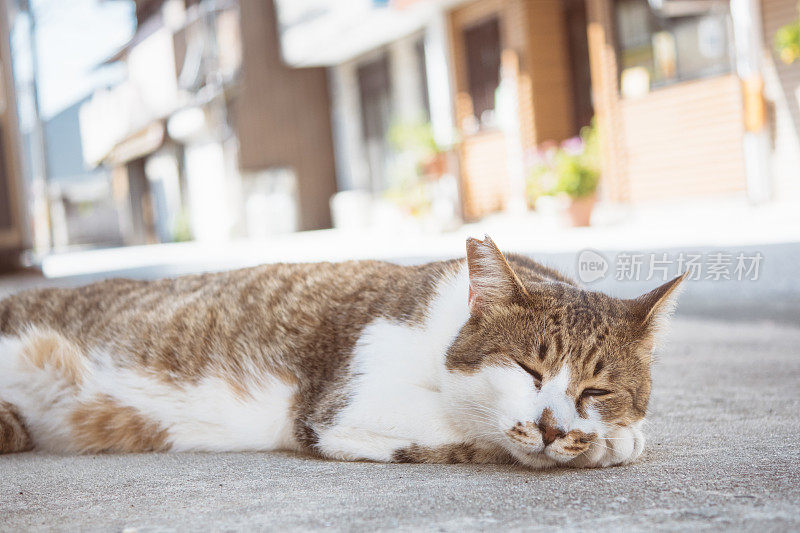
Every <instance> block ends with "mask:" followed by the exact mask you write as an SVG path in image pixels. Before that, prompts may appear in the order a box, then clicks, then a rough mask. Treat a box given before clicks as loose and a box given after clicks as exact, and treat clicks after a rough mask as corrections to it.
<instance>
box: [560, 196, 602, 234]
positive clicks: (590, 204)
mask: <svg viewBox="0 0 800 533" xmlns="http://www.w3.org/2000/svg"><path fill="white" fill-rule="evenodd" d="M596 203H597V195H596V194H592V195H590V196H584V197H583V198H570V202H569V205H568V206H567V213H568V214H569V219H570V221H571V222H572V225H573V226H574V227H584V226H588V225H589V223H590V222H591V219H592V209H594V204H596Z"/></svg>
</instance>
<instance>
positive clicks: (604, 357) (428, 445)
mask: <svg viewBox="0 0 800 533" xmlns="http://www.w3.org/2000/svg"><path fill="white" fill-rule="evenodd" d="M681 280H682V278H676V279H674V280H673V281H670V282H668V283H666V284H665V285H662V286H661V287H659V288H657V289H655V290H654V291H652V292H650V293H648V294H645V295H644V296H642V297H640V298H637V299H634V300H620V299H616V298H612V297H610V296H606V295H604V294H601V293H597V292H592V291H587V290H583V289H581V288H579V287H577V286H576V284H575V283H574V282H573V281H571V280H569V279H567V278H565V277H563V276H561V275H560V274H558V273H557V272H555V271H553V270H551V269H548V268H546V267H544V266H542V265H540V264H538V263H536V262H534V261H532V260H530V259H527V258H525V257H522V256H518V255H509V256H508V259H506V257H505V256H504V255H503V254H502V253H501V252H500V251H499V250H498V249H497V247H496V246H495V244H494V243H493V242H492V241H491V239H489V238H488V237H486V238H485V239H484V240H483V241H478V240H475V239H469V240H468V241H467V257H466V260H463V259H462V260H452V261H443V262H435V263H429V264H425V265H420V266H398V265H393V264H389V263H382V262H376V261H359V262H346V263H336V264H333V263H315V264H278V265H267V266H260V267H255V268H249V269H244V270H237V271H232V272H222V273H215V274H201V275H193V276H185V277H180V278H176V279H165V280H160V281H131V280H108V281H103V282H99V283H95V284H92V285H89V286H86V287H81V288H77V289H41V290H34V291H28V292H24V293H20V294H16V295H13V296H11V297H9V298H7V299H6V300H4V301H2V302H0V453H8V452H18V451H24V450H29V449H33V448H37V449H41V450H46V451H51V452H61V453H97V452H145V451H187V450H202V451H237V450H297V451H305V452H312V453H315V454H318V455H321V456H323V457H328V458H333V459H344V460H372V461H397V462H435V463H453V462H482V463H506V462H516V463H520V464H523V465H526V466H530V467H536V468H540V467H548V466H554V465H569V466H578V467H594V466H610V465H616V464H621V463H626V462H629V461H632V460H634V459H636V457H638V456H639V454H640V453H641V452H642V448H643V446H644V437H643V436H642V432H641V424H642V421H643V419H644V416H645V411H646V408H647V402H648V399H649V396H650V362H651V354H652V351H653V348H654V343H655V338H656V334H657V332H658V329H659V328H660V326H661V325H663V322H664V319H665V318H666V317H667V315H668V314H669V312H670V310H671V308H672V302H673V300H674V297H675V294H676V292H677V291H676V288H677V287H678V285H679V284H680V281H681Z"/></svg>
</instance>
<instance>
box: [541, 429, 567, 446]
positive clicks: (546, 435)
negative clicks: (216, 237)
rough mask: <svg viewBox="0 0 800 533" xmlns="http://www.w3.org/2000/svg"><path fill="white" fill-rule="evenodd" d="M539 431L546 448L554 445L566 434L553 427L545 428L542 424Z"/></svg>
mask: <svg viewBox="0 0 800 533" xmlns="http://www.w3.org/2000/svg"><path fill="white" fill-rule="evenodd" d="M539 431H541V432H542V440H543V441H544V445H545V446H547V445H548V444H550V443H552V442H553V441H554V440H556V439H557V438H559V437H563V436H564V434H563V433H562V432H561V431H559V430H558V429H556V428H555V427H553V426H545V425H541V424H540V425H539Z"/></svg>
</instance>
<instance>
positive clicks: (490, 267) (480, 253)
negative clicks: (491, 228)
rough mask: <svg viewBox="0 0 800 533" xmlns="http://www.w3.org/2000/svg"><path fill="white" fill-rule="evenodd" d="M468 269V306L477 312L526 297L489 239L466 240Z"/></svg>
mask: <svg viewBox="0 0 800 533" xmlns="http://www.w3.org/2000/svg"><path fill="white" fill-rule="evenodd" d="M467 268H468V269H469V307H470V310H471V311H472V312H473V313H475V312H480V311H482V310H484V309H486V308H487V307H489V306H492V305H502V304H507V303H510V302H511V301H513V300H514V299H515V298H519V297H524V296H527V294H528V293H527V291H526V290H525V287H524V286H523V285H522V282H521V281H520V280H519V278H518V277H517V275H516V274H515V273H514V270H512V268H511V265H509V264H508V261H507V260H506V258H505V256H504V255H503V253H502V252H501V251H500V249H498V248H497V245H496V244H495V243H494V241H492V239H491V238H490V237H489V236H488V235H485V236H484V239H483V240H482V241H479V240H478V239H472V238H470V239H467Z"/></svg>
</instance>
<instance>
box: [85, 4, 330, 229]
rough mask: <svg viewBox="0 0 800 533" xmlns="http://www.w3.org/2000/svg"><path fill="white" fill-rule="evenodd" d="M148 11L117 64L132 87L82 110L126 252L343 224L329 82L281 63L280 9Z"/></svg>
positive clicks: (142, 10)
mask: <svg viewBox="0 0 800 533" xmlns="http://www.w3.org/2000/svg"><path fill="white" fill-rule="evenodd" d="M136 6H137V10H136V15H137V23H138V24H137V31H136V33H135V35H134V37H133V38H132V40H131V41H130V43H128V45H126V46H125V47H124V48H123V49H122V50H120V51H119V53H117V54H116V55H114V56H113V57H112V58H110V59H109V60H108V62H122V63H124V65H125V67H126V71H127V76H126V79H125V80H124V81H123V82H122V83H120V84H119V85H116V86H114V87H110V88H108V89H106V90H103V91H98V92H96V93H95V94H94V95H93V97H92V99H91V100H90V101H89V102H88V103H87V104H86V105H84V107H83V108H82V110H81V128H82V137H83V140H84V157H85V159H86V160H87V161H88V162H89V163H90V164H93V165H103V166H107V167H110V168H111V169H112V174H113V183H114V190H115V197H116V198H117V204H118V211H119V212H120V217H121V220H122V223H121V226H122V229H123V232H122V233H123V236H124V237H125V241H126V244H146V243H155V242H169V241H175V240H185V239H195V240H200V241H225V240H230V239H235V238H241V237H262V236H266V235H269V234H273V233H284V232H290V231H297V230H309V229H318V228H325V227H330V212H329V208H328V200H329V198H330V196H331V195H332V194H333V193H334V192H335V177H334V164H333V148H332V140H331V126H330V111H329V107H328V92H327V88H328V82H327V73H326V71H325V70H324V69H320V68H308V69H290V68H288V67H287V66H286V65H285V64H283V63H282V62H281V60H280V56H279V50H280V44H279V42H278V37H277V35H278V34H277V31H278V30H277V26H276V24H277V20H276V15H275V10H274V6H273V4H272V2H241V3H240V2H238V1H236V0H215V1H209V0H203V1H196V0H140V1H137V2H136ZM305 143H311V144H312V145H313V147H314V149H313V150H305V146H306V144H305Z"/></svg>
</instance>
